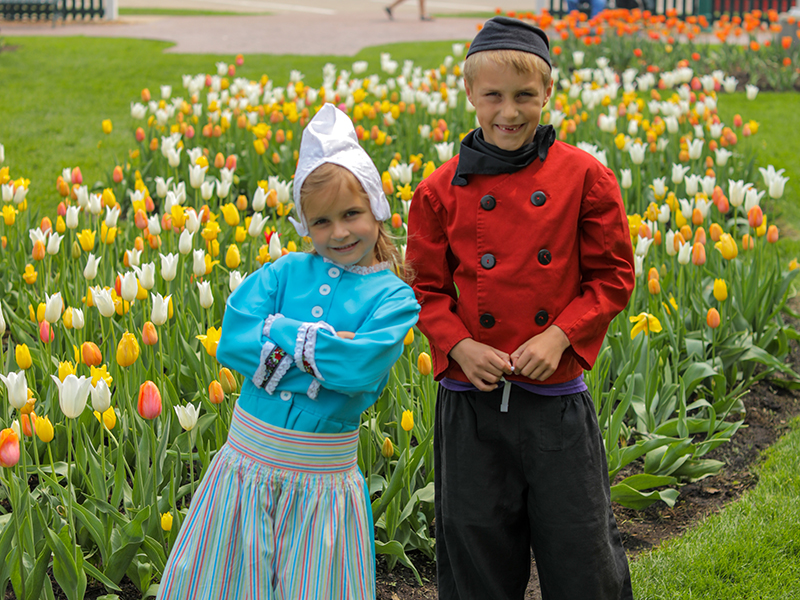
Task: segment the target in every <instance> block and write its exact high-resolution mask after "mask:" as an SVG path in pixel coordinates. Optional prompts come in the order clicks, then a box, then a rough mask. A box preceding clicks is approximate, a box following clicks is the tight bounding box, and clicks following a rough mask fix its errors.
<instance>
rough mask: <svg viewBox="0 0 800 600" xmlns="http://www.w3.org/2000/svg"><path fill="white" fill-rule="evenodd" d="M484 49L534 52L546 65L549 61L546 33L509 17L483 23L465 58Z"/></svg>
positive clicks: (549, 64)
mask: <svg viewBox="0 0 800 600" xmlns="http://www.w3.org/2000/svg"><path fill="white" fill-rule="evenodd" d="M485 50H519V51H520V52H529V53H530V54H535V55H536V56H538V57H539V58H541V59H542V60H544V62H546V63H547V66H549V67H551V68H552V63H551V62H550V41H549V40H548V39H547V34H546V33H545V32H544V31H542V30H541V29H539V28H538V27H535V26H533V25H531V24H529V23H525V22H524V21H520V20H519V19H512V18H510V17H494V18H492V19H489V20H488V21H486V23H484V25H483V29H481V30H480V31H479V32H478V35H476V36H475V39H473V40H472V43H471V44H470V46H469V51H468V52H467V58H469V57H470V55H472V54H475V53H476V52H484V51H485Z"/></svg>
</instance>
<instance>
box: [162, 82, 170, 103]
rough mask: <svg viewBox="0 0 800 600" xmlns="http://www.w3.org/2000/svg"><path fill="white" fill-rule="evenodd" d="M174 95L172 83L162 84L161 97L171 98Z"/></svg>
mask: <svg viewBox="0 0 800 600" xmlns="http://www.w3.org/2000/svg"><path fill="white" fill-rule="evenodd" d="M171 95H172V86H171V85H162V86H161V98H163V99H164V100H167V99H169V97H170V96H171Z"/></svg>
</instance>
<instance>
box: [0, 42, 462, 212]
mask: <svg viewBox="0 0 800 600" xmlns="http://www.w3.org/2000/svg"><path fill="white" fill-rule="evenodd" d="M5 42H6V44H7V45H8V46H11V47H12V48H14V49H13V51H10V52H5V51H4V52H3V53H2V55H0V81H2V82H3V84H2V85H0V143H2V144H4V146H5V154H6V163H5V165H9V166H10V167H11V174H12V175H13V176H14V177H20V176H24V177H27V178H29V179H30V180H31V186H30V192H29V194H28V198H29V199H30V201H31V202H32V204H33V205H34V206H35V205H39V206H42V207H43V208H47V209H50V210H51V209H53V208H54V207H55V205H56V204H57V203H58V201H59V198H58V195H57V193H56V190H55V181H56V178H57V177H58V175H60V174H61V170H62V169H63V168H65V167H74V166H80V167H81V171H82V172H83V176H84V180H85V181H86V182H87V183H88V184H89V185H92V184H93V183H94V182H96V181H100V180H102V181H110V173H111V170H112V169H113V167H114V165H115V164H116V162H115V161H116V160H119V161H124V160H125V159H126V157H127V153H128V149H129V148H131V147H133V146H134V144H135V142H134V140H133V130H132V129H131V125H132V120H131V118H130V103H131V102H132V101H134V100H138V99H139V95H140V92H141V89H142V88H143V87H149V88H150V89H151V91H152V92H153V97H155V98H157V97H159V96H158V90H159V86H160V85H162V84H171V85H172V86H173V89H174V95H182V94H183V93H184V90H183V87H182V85H181V76H182V75H184V74H191V75H195V74H197V73H213V72H215V66H214V65H215V63H216V62H217V61H227V62H229V63H230V62H233V58H234V57H233V56H218V55H210V54H208V55H187V54H166V53H164V50H165V49H166V48H168V47H169V46H170V44H168V43H165V42H154V41H142V40H130V39H103V38H77V37H76V38H56V37H40V38H36V37H18V38H13V37H10V38H6V39H5ZM381 52H390V53H392V55H393V56H396V57H402V58H403V59H411V60H414V61H415V63H417V64H419V65H421V66H423V67H426V68H430V67H434V66H438V65H439V63H440V61H441V60H442V59H443V58H444V56H446V55H447V54H449V53H450V52H451V43H449V42H430V43H413V44H394V45H388V46H381V47H373V48H368V49H365V50H363V51H362V52H360V53H359V54H358V55H357V56H355V57H342V56H313V57H311V56H291V55H289V56H268V55H252V56H246V57H245V64H244V66H242V67H240V68H239V69H238V70H237V75H240V76H242V77H248V78H252V79H258V78H259V77H260V76H261V75H262V74H264V73H266V74H267V75H268V76H269V77H270V78H272V79H273V80H275V81H277V82H279V85H284V84H285V82H286V81H288V79H289V73H290V71H291V70H292V69H298V70H299V71H301V72H303V73H305V74H306V79H305V81H306V82H307V83H308V84H309V85H313V86H319V85H320V84H321V83H322V67H323V65H324V64H325V63H327V62H332V63H334V64H335V65H336V66H337V67H338V68H340V69H350V67H351V65H352V64H353V62H355V61H356V60H366V61H368V62H369V63H370V67H371V68H374V69H377V68H378V65H379V64H380V53H381ZM103 119H111V121H112V122H113V123H114V131H113V132H112V133H111V134H110V135H108V136H106V135H104V134H103V133H102V130H101V126H100V124H101V122H102V120H103Z"/></svg>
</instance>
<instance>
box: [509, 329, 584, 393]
mask: <svg viewBox="0 0 800 600" xmlns="http://www.w3.org/2000/svg"><path fill="white" fill-rule="evenodd" d="M569 346H570V343H569V338H568V337H567V334H565V333H564V332H563V331H562V330H561V328H560V327H558V326H556V325H551V326H550V327H548V328H547V329H546V330H545V331H543V332H542V333H540V334H539V335H535V336H533V337H532V338H531V339H529V340H528V341H527V342H525V343H524V344H522V345H521V346H520V347H519V348H517V349H516V350H514V352H512V353H511V362H512V364H513V365H514V373H515V374H517V375H522V376H523V377H527V378H528V379H536V380H538V381H545V380H546V379H547V378H548V377H550V375H552V374H553V373H555V371H556V369H557V368H558V363H559V362H560V361H561V355H562V354H563V353H564V350H566V349H567V348H569Z"/></svg>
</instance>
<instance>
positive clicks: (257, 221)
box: [247, 212, 267, 238]
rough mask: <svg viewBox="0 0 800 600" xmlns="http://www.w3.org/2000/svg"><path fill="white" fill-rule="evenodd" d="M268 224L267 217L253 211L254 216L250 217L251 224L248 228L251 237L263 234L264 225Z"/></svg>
mask: <svg viewBox="0 0 800 600" xmlns="http://www.w3.org/2000/svg"><path fill="white" fill-rule="evenodd" d="M266 224H267V219H266V218H264V217H263V216H262V215H261V213H258V212H257V213H253V217H252V218H251V219H250V226H249V227H248V228H247V233H248V235H250V237H254V238H255V237H258V236H259V235H261V232H262V231H263V230H264V226H265V225H266Z"/></svg>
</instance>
